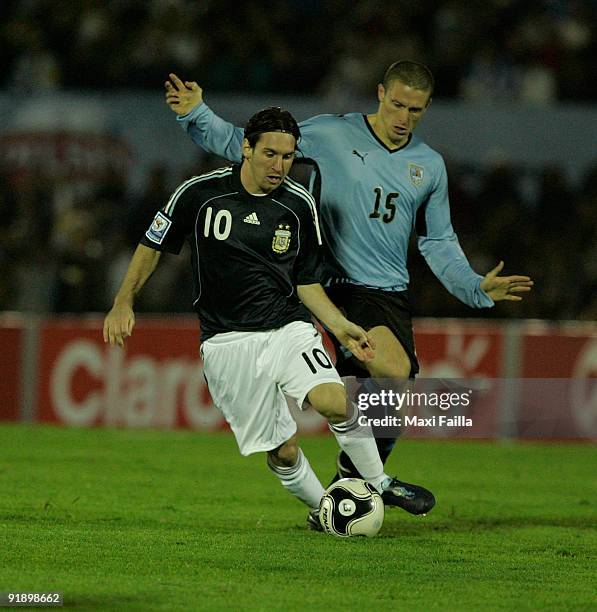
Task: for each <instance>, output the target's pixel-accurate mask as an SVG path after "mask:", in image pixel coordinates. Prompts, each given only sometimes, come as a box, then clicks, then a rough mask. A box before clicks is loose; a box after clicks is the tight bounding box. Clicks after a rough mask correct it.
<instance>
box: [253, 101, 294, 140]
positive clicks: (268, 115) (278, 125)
mask: <svg viewBox="0 0 597 612" xmlns="http://www.w3.org/2000/svg"><path fill="white" fill-rule="evenodd" d="M265 132H285V133H287V134H292V135H293V136H294V139H295V140H296V141H297V143H298V141H299V138H300V137H301V131H300V129H299V126H298V123H297V122H296V120H295V118H294V117H293V116H292V115H291V114H290V113H289V112H288V111H287V110H284V109H282V108H280V107H279V106H269V107H268V108H264V109H263V110H260V111H259V112H257V113H255V114H254V115H253V116H252V117H251V118H250V119H249V121H247V125H246V126H245V138H246V139H247V140H248V141H249V145H250V146H251V148H253V147H254V146H255V145H256V144H257V141H258V140H259V136H260V135H261V134H264V133H265Z"/></svg>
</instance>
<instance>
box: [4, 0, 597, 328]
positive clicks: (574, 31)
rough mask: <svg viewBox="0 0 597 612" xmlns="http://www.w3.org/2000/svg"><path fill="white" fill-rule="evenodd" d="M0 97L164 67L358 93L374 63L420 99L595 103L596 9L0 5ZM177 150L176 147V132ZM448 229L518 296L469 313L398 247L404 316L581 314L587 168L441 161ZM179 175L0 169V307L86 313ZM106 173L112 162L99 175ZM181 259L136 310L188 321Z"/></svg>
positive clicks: (595, 252) (592, 307)
mask: <svg viewBox="0 0 597 612" xmlns="http://www.w3.org/2000/svg"><path fill="white" fill-rule="evenodd" d="M0 15H1V16H2V19H1V21H0V66H1V68H2V69H1V70H0V75H1V76H0V88H1V89H4V90H6V91H9V92H11V93H14V94H15V95H16V97H15V100H18V99H19V97H18V96H22V95H26V94H27V93H28V92H32V91H34V92H40V91H41V92H43V91H51V90H62V89H76V90H84V89H86V88H90V89H97V90H111V89H122V88H127V89H129V88H130V89H134V88H148V89H151V90H152V91H155V90H156V89H158V88H159V84H160V83H162V82H163V81H164V79H165V77H166V75H167V74H168V73H169V72H171V71H176V72H178V73H180V74H181V75H184V76H185V77H186V78H190V79H197V80H198V81H200V82H201V84H202V85H203V86H204V87H205V88H207V89H209V91H210V92H212V91H213V92H239V93H251V92H258V93H269V92H275V93H276V94H281V93H288V94H301V95H313V94H317V95H318V96H320V97H325V98H327V103H328V105H330V104H333V103H334V102H338V103H341V104H342V103H346V102H347V101H350V100H351V99H352V98H357V97H359V98H360V97H363V96H367V97H369V96H370V94H371V91H373V90H374V87H375V85H376V83H377V82H378V81H379V80H380V77H381V75H382V74H383V70H384V68H385V67H386V66H387V64H388V63H389V61H391V60H392V59H399V58H410V59H418V60H420V61H423V62H425V63H427V64H428V65H429V66H430V67H431V68H432V69H433V71H434V74H435V76H436V79H437V83H436V94H435V95H436V97H439V98H442V97H443V98H452V99H461V100H466V101H471V102H483V101H491V102H496V101H497V102H517V103H526V104H541V105H547V104H550V103H552V102H555V101H560V100H565V101H580V102H582V101H592V102H594V101H597V79H595V78H590V74H592V73H593V72H594V66H593V64H594V58H595V57H597V0H585V1H581V0H578V1H575V0H537V1H536V2H527V1H519V0H488V1H487V2H483V3H477V2H473V3H471V2H470V0H447V1H442V2H432V1H431V0H421V1H420V2H412V1H410V2H405V1H404V0H359V1H354V0H353V1H351V0H327V1H325V2H324V1H323V0H271V1H270V2H267V3H266V2H259V1H257V0H245V1H244V2H237V1H235V2H233V1H232V0H201V1H197V0H192V1H191V0H4V1H3V2H1V3H0ZM181 137H182V136H181ZM446 161H447V163H448V171H449V177H450V191H451V202H452V219H453V225H454V227H455V229H456V231H457V233H458V235H459V237H460V241H461V244H462V246H463V248H464V251H465V253H466V254H467V255H468V257H469V260H470V261H471V264H472V265H473V267H474V268H475V270H477V271H478V272H480V273H484V272H486V271H488V270H490V269H491V268H493V267H494V266H495V265H496V264H497V262H498V261H499V260H500V259H503V260H504V261H505V262H506V268H505V270H504V273H505V274H509V273H521V274H529V275H530V276H532V278H533V279H534V280H535V282H536V288H535V290H534V291H533V292H532V294H530V296H529V297H528V298H526V299H525V300H524V301H523V302H522V303H520V304H505V305H504V304H500V305H498V306H497V307H496V308H494V309H492V310H490V311H487V310H484V311H474V310H471V309H469V308H467V307H466V306H464V305H462V304H461V303H460V302H459V301H458V300H456V299H455V298H452V297H451V296H449V294H448V293H447V292H446V290H445V289H444V288H443V287H442V286H441V285H440V283H439V282H438V281H437V280H436V279H435V278H434V277H433V275H432V274H431V272H430V271H429V269H428V268H427V266H426V264H425V262H424V261H423V259H422V258H421V256H420V255H419V254H418V252H417V250H416V248H413V251H412V255H411V260H410V271H411V279H412V282H411V287H412V296H413V303H414V311H415V315H416V316H468V317H473V316H483V317H499V318H508V317H521V318H541V319H596V318H597V215H596V214H595V211H596V210H597V167H595V168H593V169H589V170H587V171H586V173H585V176H584V178H583V180H582V181H580V183H574V184H573V183H571V182H570V179H569V177H568V176H567V175H566V174H565V172H564V171H563V170H562V169H560V167H558V166H553V167H551V166H549V167H548V166H546V167H544V168H542V169H539V170H537V169H535V170H530V169H525V168H520V167H513V166H512V165H509V164H508V162H507V161H502V162H500V163H497V162H496V163H495V164H494V165H493V166H490V167H483V168H482V167H480V166H479V167H467V166H463V165H459V164H455V163H451V162H450V160H449V159H448V160H446ZM222 163H224V162H223V161H222V160H220V159H218V158H214V157H210V156H207V155H204V154H200V153H198V157H197V161H196V163H195V164H194V165H193V167H189V168H188V169H187V170H186V172H181V173H177V175H176V176H175V175H174V173H173V172H172V171H170V170H168V169H167V168H166V167H162V166H157V167H154V168H153V169H152V170H151V172H150V173H149V175H148V178H147V180H146V181H145V187H144V191H143V192H142V193H135V194H131V191H130V189H129V185H128V180H129V177H127V176H126V175H124V174H120V173H119V172H118V171H117V170H109V171H106V172H105V173H104V175H103V176H101V177H96V178H95V179H94V180H92V181H86V182H81V181H74V180H71V179H69V178H68V177H67V176H64V175H62V176H60V175H58V174H53V175H50V174H48V173H44V172H40V171H39V169H33V170H30V171H25V170H23V171H19V172H17V173H9V172H8V170H6V169H4V170H2V169H0V215H1V218H2V220H3V232H2V233H1V234H0V310H21V311H32V312H54V313H63V312H75V313H80V312H87V311H96V312H104V311H106V309H108V308H109V306H110V303H111V300H112V297H113V295H114V293H115V292H116V289H117V287H118V286H119V284H120V281H121V280H122V277H123V275H124V272H125V270H126V267H127V265H128V261H129V259H130V256H131V254H132V251H133V249H134V248H135V245H136V244H137V241H138V239H139V238H140V236H141V235H142V234H143V232H144V231H145V229H146V228H147V226H148V225H149V223H150V221H151V219H152V218H153V215H154V213H155V211H156V210H157V209H158V208H160V207H161V206H163V205H164V203H165V202H166V201H167V198H168V195H169V194H170V193H171V191H172V190H173V189H174V188H175V186H176V185H177V184H178V183H179V182H180V181H181V180H183V179H185V178H187V177H188V176H190V175H193V174H198V173H200V172H203V171H206V170H209V169H211V168H214V167H217V166H219V165H222ZM115 167H116V166H115ZM191 286H192V282H191V279H190V274H189V266H188V262H187V261H186V258H184V257H178V258H177V257H172V256H164V258H163V261H162V263H161V264H160V266H159V267H158V270H157V272H156V274H155V276H154V278H153V279H152V281H151V282H150V283H148V285H147V287H146V288H145V289H144V291H143V292H142V294H141V296H140V297H139V301H138V304H137V307H138V310H139V311H141V312H190V303H191Z"/></svg>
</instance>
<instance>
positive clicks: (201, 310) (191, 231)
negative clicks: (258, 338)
mask: <svg viewBox="0 0 597 612" xmlns="http://www.w3.org/2000/svg"><path fill="white" fill-rule="evenodd" d="M185 240H187V241H188V243H189V246H190V251H191V259H192V266H193V279H194V294H193V306H194V308H195V310H196V311H197V313H198V315H199V319H200V321H201V339H202V340H206V339H207V338H209V337H210V336H213V335H214V334H218V333H222V332H229V331H258V330H261V331H263V330H270V329H275V328H278V327H282V326H283V325H286V324H287V323H290V322H292V321H310V320H311V315H310V313H309V312H308V311H307V309H306V308H305V307H304V306H303V305H302V304H301V302H300V301H299V299H298V297H297V295H296V285H309V284H313V283H318V282H320V280H321V278H320V276H321V271H320V251H319V245H320V244H321V240H320V234H319V225H318V221H317V212H316V208H315V201H314V199H313V197H312V196H311V194H309V192H308V191H307V190H306V189H305V188H304V187H302V186H301V185H300V184H298V183H297V182H295V181H293V180H292V179H289V178H288V177H287V178H286V179H285V180H284V181H283V182H282V183H281V185H280V186H279V187H277V188H276V189H275V190H274V191H272V192H271V193H269V194H267V195H264V196H255V195H251V194H249V193H248V192H247V191H246V190H245V188H244V187H243V185H242V183H241V180H240V166H238V165H235V166H231V167H227V168H220V169H219V170H214V171H213V172H209V173H207V174H203V175H201V176H196V177H193V178H191V179H189V180H188V181H185V182H184V183H183V184H182V185H180V187H178V189H176V191H175V192H174V193H173V194H172V196H171V198H170V200H169V201H168V204H167V205H166V206H165V207H164V208H163V209H162V210H161V211H159V212H158V213H157V214H156V216H155V218H154V220H153V223H152V224H151V226H150V228H149V229H148V230H147V232H146V233H145V235H144V237H143V238H142V240H141V244H144V245H145V246H147V247H150V248H152V249H156V250H158V251H168V252H170V253H179V252H180V249H181V248H182V245H183V243H184V241H185Z"/></svg>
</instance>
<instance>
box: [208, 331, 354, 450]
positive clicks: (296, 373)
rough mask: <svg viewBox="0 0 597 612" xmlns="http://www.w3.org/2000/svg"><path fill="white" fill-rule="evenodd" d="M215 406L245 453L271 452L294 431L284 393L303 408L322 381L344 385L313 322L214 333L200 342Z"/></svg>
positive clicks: (293, 422) (294, 425)
mask: <svg viewBox="0 0 597 612" xmlns="http://www.w3.org/2000/svg"><path fill="white" fill-rule="evenodd" d="M201 354H202V356H203V367H204V373H205V378H206V380H207V384H208V387H209V392H210V394H211V397H212V399H213V402H214V404H215V406H216V407H217V408H218V409H219V410H220V411H221V412H222V414H223V415H224V417H225V418H226V421H228V423H229V425H230V427H231V429H232V431H233V432H234V435H235V437H236V441H237V443H238V447H239V449H240V452H241V454H242V455H250V454H252V453H257V452H262V451H269V450H273V449H274V448H277V447H278V446H280V444H283V443H284V442H286V441H287V440H288V439H289V438H290V437H291V436H292V435H293V434H294V433H295V432H296V422H295V421H294V419H293V418H292V416H291V414H290V411H289V409H288V405H287V403H286V399H285V395H288V396H290V397H292V398H293V399H295V400H296V402H297V404H298V405H299V406H300V407H302V406H303V402H304V401H305V398H306V396H307V394H308V393H309V391H311V389H313V388H314V387H316V386H317V385H320V384H322V383H338V384H343V383H342V380H341V378H340V376H339V375H338V372H336V369H335V368H334V366H333V365H332V363H331V361H330V358H329V356H328V354H327V353H326V351H325V349H324V347H323V343H322V341H321V335H320V334H319V332H318V331H317V330H316V329H315V327H314V326H313V325H312V324H311V323H306V322H304V321H294V322H293V323H289V324H288V325H285V326H284V327H281V328H279V329H275V330H272V331H263V332H261V331H260V332H227V333H223V334H216V335H215V336H213V337H212V338H209V339H208V340H206V341H205V342H204V343H203V344H202V345H201Z"/></svg>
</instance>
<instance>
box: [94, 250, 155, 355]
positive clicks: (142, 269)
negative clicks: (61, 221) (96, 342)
mask: <svg viewBox="0 0 597 612" xmlns="http://www.w3.org/2000/svg"><path fill="white" fill-rule="evenodd" d="M160 255H161V254H160V252H159V251H155V250H154V249H150V248H149V247H146V246H144V245H142V244H140V245H139V246H138V247H137V250H136V251H135V253H134V255H133V258H132V259H131V263H130V264H129V267H128V269H127V271H126V275H125V277H124V280H123V281H122V285H121V286H120V289H119V290H118V293H117V294H116V297H115V298H114V305H113V306H112V309H111V310H110V312H109V313H108V314H107V315H106V318H105V320H104V342H109V343H110V344H111V345H112V346H124V341H125V338H128V337H129V336H130V335H131V334H132V333H133V327H134V326H135V313H134V312H133V303H134V300H135V296H136V295H137V293H139V291H141V289H142V287H143V285H145V283H146V282H147V279H148V278H149V277H150V276H151V274H152V273H153V271H154V270H155V268H156V266H157V265H158V261H159V260H160Z"/></svg>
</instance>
